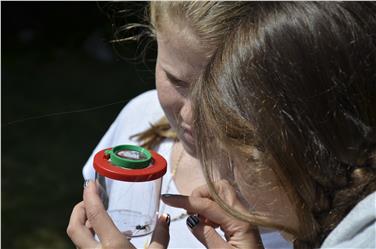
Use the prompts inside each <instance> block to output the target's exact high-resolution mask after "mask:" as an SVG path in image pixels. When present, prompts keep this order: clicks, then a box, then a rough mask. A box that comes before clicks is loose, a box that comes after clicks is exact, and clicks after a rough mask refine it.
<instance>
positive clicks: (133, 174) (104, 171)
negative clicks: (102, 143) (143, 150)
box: [94, 148, 167, 182]
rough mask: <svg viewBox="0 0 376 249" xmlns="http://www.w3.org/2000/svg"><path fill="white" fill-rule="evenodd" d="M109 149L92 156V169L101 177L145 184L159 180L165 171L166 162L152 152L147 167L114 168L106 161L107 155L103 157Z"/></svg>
mask: <svg viewBox="0 0 376 249" xmlns="http://www.w3.org/2000/svg"><path fill="white" fill-rule="evenodd" d="M111 149H112V148H108V149H104V150H101V151H99V152H98V153H97V154H95V156H94V169H95V171H97V172H98V173H99V174H100V175H101V176H105V177H108V178H111V179H114V180H119V181H125V182H147V181H152V180H155V179H158V178H161V177H162V176H163V175H164V174H165V173H166V171H167V162H166V160H165V159H164V158H163V157H162V156H161V155H159V154H158V153H157V152H155V151H153V150H149V151H150V153H151V155H152V160H151V163H150V165H149V166H148V167H146V168H143V169H127V168H122V167H119V166H115V165H113V164H111V163H110V162H109V161H108V159H109V155H105V153H104V152H105V151H106V150H111Z"/></svg>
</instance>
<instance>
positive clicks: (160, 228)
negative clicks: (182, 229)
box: [149, 214, 171, 249]
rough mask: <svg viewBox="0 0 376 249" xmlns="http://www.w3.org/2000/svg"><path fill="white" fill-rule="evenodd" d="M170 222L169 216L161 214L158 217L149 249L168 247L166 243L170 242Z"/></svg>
mask: <svg viewBox="0 0 376 249" xmlns="http://www.w3.org/2000/svg"><path fill="white" fill-rule="evenodd" d="M170 221H171V217H170V215H169V214H163V215H161V216H160V217H159V219H158V222H157V225H156V227H155V230H154V232H153V236H152V238H151V242H150V245H149V249H165V248H167V247H168V243H169V242H170V233H169V228H170Z"/></svg>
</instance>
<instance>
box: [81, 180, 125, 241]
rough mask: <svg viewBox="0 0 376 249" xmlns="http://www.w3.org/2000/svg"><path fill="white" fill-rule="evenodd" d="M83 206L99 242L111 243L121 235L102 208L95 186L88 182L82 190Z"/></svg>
mask: <svg viewBox="0 0 376 249" xmlns="http://www.w3.org/2000/svg"><path fill="white" fill-rule="evenodd" d="M84 205H85V209H86V215H87V218H88V220H89V222H90V224H91V226H92V228H93V229H94V231H95V232H96V234H97V235H98V237H99V239H100V241H102V242H106V241H111V240H112V239H113V238H116V237H118V236H119V234H120V235H121V233H120V231H119V230H118V229H117V228H116V226H115V224H114V223H113V222H112V220H111V218H110V216H109V215H108V214H107V212H106V210H105V209H104V207H103V204H102V201H101V199H100V197H99V196H98V193H97V189H96V185H95V183H94V182H93V181H90V182H89V183H88V184H87V186H86V187H85V189H84Z"/></svg>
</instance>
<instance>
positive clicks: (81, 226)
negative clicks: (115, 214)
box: [67, 181, 170, 249]
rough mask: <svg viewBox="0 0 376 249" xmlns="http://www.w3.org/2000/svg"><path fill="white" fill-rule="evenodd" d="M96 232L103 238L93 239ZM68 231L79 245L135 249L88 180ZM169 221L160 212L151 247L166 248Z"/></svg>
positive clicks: (107, 248) (78, 246) (83, 246)
mask: <svg viewBox="0 0 376 249" xmlns="http://www.w3.org/2000/svg"><path fill="white" fill-rule="evenodd" d="M95 233H96V234H97V235H98V237H99V240H100V242H97V241H96V240H95V239H94V234H95ZM67 234H68V236H69V237H70V239H71V240H72V242H73V243H74V244H75V245H76V247H77V248H79V249H84V248H90V249H93V248H98V249H99V248H103V249H120V248H121V249H124V248H127V249H130V248H131V249H134V248H135V247H134V246H133V245H132V244H131V243H130V242H129V240H128V238H127V237H126V236H125V235H123V234H122V233H121V232H120V231H119V230H118V229H117V228H116V226H115V225H114V223H113V222H112V220H111V218H110V216H109V215H108V214H107V212H106V210H105V209H104V207H103V204H102V201H101V199H100V198H99V196H98V193H97V190H96V185H95V184H94V182H92V181H91V182H89V183H88V185H87V186H86V187H85V189H84V200H83V201H82V202H80V203H78V204H77V205H76V206H75V207H74V209H73V211H72V214H71V218H70V221H69V225H68V228H67ZM169 240H170V236H169V224H168V222H166V217H165V216H161V217H160V218H159V220H158V222H157V226H156V228H155V230H154V233H153V236H152V240H151V243H150V245H149V249H151V248H153V249H163V248H167V245H168V242H169Z"/></svg>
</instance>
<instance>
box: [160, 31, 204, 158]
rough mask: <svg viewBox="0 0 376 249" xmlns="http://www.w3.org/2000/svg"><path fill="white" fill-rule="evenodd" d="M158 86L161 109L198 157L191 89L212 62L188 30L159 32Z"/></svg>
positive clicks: (191, 151)
mask: <svg viewBox="0 0 376 249" xmlns="http://www.w3.org/2000/svg"><path fill="white" fill-rule="evenodd" d="M157 42H158V57H157V64H156V70H155V71H156V75H155V77H156V87H157V91H158V98H159V101H160V103H161V106H162V108H163V110H164V112H165V114H166V117H167V119H168V120H169V122H170V124H171V126H172V128H173V129H174V130H176V132H177V136H178V138H179V139H180V141H181V142H182V144H183V146H184V149H185V150H186V151H187V152H188V153H189V154H190V155H192V156H195V154H196V153H195V145H194V144H195V143H194V139H193V135H192V134H193V133H192V126H193V124H192V113H191V102H190V100H189V88H190V86H191V85H192V84H194V83H195V81H196V80H197V79H198V76H199V75H200V73H201V71H202V70H203V69H204V67H205V66H206V64H207V62H208V57H209V56H207V51H204V50H203V49H202V48H200V46H199V42H198V40H197V39H195V37H193V35H192V32H190V31H189V30H188V28H184V27H181V26H178V25H172V26H170V27H169V28H168V29H165V30H164V31H163V32H157Z"/></svg>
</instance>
